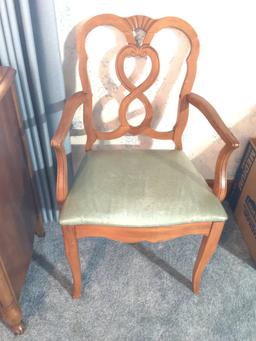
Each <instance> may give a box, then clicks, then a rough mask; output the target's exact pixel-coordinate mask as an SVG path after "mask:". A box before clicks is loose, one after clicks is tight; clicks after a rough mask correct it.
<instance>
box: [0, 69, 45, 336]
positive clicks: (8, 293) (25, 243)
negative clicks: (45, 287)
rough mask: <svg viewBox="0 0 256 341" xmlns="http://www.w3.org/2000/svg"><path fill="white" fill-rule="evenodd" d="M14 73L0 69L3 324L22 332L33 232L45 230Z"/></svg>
mask: <svg viewBox="0 0 256 341" xmlns="http://www.w3.org/2000/svg"><path fill="white" fill-rule="evenodd" d="M14 76H15V70H13V69H11V68H7V67H0V142H1V143H0V163H1V167H0V188H1V191H0V217H1V223H0V259H1V262H2V263H1V269H0V272H1V273H0V307H1V309H0V310H2V318H3V320H4V322H5V323H6V324H7V325H8V326H9V327H10V328H11V329H12V330H13V331H14V332H15V333H21V332H23V329H24V326H23V325H22V322H21V310H20V308H19V306H18V299H19V296H20V293H21V290H22V287H23V285H24V281H25V276H26V273H27V270H28V267H29V264H30V260H31V256H32V249H33V239H34V233H35V232H36V231H37V232H39V233H41V234H42V232H43V227H42V222H41V219H40V214H39V212H38V207H37V206H36V201H35V197H36V195H35V192H34V191H33V190H34V188H33V185H32V170H31V165H30V162H29V161H30V160H29V154H28V150H27V145H26V141H25V138H24V130H23V128H22V123H21V118H20V112H19V106H18V102H17V98H16V92H15V86H14Z"/></svg>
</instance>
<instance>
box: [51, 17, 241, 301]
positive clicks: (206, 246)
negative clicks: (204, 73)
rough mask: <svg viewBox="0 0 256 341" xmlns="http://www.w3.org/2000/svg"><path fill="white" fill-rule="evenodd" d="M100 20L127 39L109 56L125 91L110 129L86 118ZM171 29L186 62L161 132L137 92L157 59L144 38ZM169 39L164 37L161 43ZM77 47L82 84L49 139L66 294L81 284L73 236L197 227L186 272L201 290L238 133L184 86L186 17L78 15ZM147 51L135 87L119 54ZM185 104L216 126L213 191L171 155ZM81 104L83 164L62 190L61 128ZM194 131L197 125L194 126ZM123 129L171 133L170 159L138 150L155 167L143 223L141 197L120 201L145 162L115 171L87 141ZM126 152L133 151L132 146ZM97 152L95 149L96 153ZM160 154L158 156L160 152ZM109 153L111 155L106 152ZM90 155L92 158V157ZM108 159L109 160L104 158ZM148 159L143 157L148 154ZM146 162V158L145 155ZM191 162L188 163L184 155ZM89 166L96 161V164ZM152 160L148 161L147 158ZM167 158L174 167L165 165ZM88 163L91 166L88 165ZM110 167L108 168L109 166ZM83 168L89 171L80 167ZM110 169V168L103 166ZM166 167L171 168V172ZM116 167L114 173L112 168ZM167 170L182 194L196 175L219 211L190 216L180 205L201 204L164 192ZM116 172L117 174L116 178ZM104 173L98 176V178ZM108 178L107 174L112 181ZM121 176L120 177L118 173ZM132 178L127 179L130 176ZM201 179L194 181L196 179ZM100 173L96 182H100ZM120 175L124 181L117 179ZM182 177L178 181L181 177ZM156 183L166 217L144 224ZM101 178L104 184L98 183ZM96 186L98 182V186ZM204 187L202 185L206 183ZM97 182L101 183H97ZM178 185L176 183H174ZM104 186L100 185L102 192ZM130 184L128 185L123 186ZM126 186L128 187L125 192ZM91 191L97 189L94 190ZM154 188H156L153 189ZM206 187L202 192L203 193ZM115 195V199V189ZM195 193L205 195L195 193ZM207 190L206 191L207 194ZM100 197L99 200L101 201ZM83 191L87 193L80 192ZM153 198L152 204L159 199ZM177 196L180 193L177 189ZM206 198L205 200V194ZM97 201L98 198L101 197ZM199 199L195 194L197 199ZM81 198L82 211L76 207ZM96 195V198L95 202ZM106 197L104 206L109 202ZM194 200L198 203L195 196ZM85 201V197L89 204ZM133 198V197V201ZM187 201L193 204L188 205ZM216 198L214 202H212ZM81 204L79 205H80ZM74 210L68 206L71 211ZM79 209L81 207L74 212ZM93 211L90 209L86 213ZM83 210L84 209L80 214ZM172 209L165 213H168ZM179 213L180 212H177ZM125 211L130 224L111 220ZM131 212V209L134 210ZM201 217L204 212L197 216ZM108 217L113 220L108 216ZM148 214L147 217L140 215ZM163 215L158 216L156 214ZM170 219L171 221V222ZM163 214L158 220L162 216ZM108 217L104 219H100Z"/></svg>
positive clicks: (126, 237)
mask: <svg viewBox="0 0 256 341" xmlns="http://www.w3.org/2000/svg"><path fill="white" fill-rule="evenodd" d="M99 25H111V26H114V27H115V28H117V29H119V30H120V31H122V32H123V34H124V36H125V38H126V41H127V44H126V45H125V46H124V47H123V48H122V49H121V50H120V51H119V53H118V54H117V57H116V73H117V76H118V79H119V81H120V83H121V84H122V86H123V87H124V88H125V89H126V90H128V95H127V96H125V97H124V98H123V100H122V101H121V103H120V107H119V113H118V114H119V121H120V125H119V127H118V128H117V129H116V130H114V131H111V132H102V131H98V130H96V129H95V125H94V122H93V117H92V92H91V87H90V81H89V77H88V72H87V53H86V51H85V41H86V38H87V35H88V34H89V32H90V31H91V30H92V29H94V28H95V27H97V26H99ZM169 27H170V28H174V29H178V30H180V31H182V32H183V33H184V34H185V35H186V36H187V38H188V39H189V42H190V46H191V49H190V53H189V54H188V57H187V59H186V64H187V71H186V76H185V79H184V82H183V85H182V88H181V92H180V97H179V108H178V113H177V121H176V124H175V125H174V127H173V129H172V130H169V131H166V132H160V131H157V130H155V129H153V128H152V126H151V121H152V117H153V115H154V113H153V108H152V104H151V103H150V102H149V100H148V98H147V97H146V95H145V94H144V92H145V91H146V90H147V89H148V88H149V87H150V86H151V85H152V84H153V82H154V81H155V80H156V78H157V76H158V73H159V58H158V54H157V52H156V50H155V49H154V48H152V47H151V46H150V43H151V40H152V38H153V37H154V35H155V34H156V33H157V32H158V31H160V30H161V29H163V28H169ZM138 28H140V29H142V30H143V31H144V32H145V37H144V39H143V42H142V43H141V44H138V42H137V41H136V39H135V35H134V32H135V31H136V30H137V29H138ZM99 43H100V42H99V41H95V44H99ZM166 44H167V45H168V42H166ZM77 51H78V58H79V74H80V78H81V83H82V91H80V92H78V93H75V94H74V95H73V96H71V98H70V99H69V100H68V101H67V102H66V104H65V107H64V112H63V115H62V118H61V121H60V124H59V127H58V129H57V131H56V133H55V136H54V138H53V139H52V146H53V147H54V149H55V152H56V156H57V162H58V172H57V201H58V202H59V203H60V205H63V206H62V210H61V215H60V223H61V224H62V231H63V237H64V244H65V251H66V256H67V259H68V261H69V264H70V267H71V271H72V275H73V298H79V296H80V289H81V274H80V260H79V252H78V239H80V238H84V237H105V238H110V239H114V240H117V241H120V242H125V243H137V242H141V241H149V242H159V241H164V240H170V239H172V238H177V237H181V236H185V235H188V234H201V235H202V236H203V238H202V242H201V246H200V249H199V252H198V256H197V260H196V262H195V266H194V271H193V278H192V286H193V291H194V292H195V293H198V292H199V290H200V281H201V276H202V272H203V270H204V269H205V267H206V265H207V263H208V261H209V260H210V258H211V256H212V254H213V253H214V251H215V249H216V247H217V245H218V241H219V238H220V235H221V232H222V229H223V225H224V221H225V219H226V217H225V213H223V212H224V211H222V210H223V208H222V207H221V205H220V202H221V201H222V200H223V199H224V198H225V195H226V192H227V177H226V169H227V161H228V159H229V156H230V154H231V152H232V151H233V150H234V149H235V148H237V147H238V145H239V143H238V141H237V139H236V138H235V137H234V136H233V135H232V133H231V132H230V131H229V129H228V128H227V127H226V126H225V124H224V123H223V121H222V120H221V118H220V117H219V115H218V114H217V112H216V111H215V109H214V108H213V107H212V106H211V105H210V104H209V103H208V102H207V101H206V100H205V99H203V98H202V97H200V96H198V95H196V94H193V93H191V89H192V85H193V82H194V78H195V74H196V61H197V57H198V53H199V41H198V38H197V35H196V33H195V31H194V29H193V28H192V27H191V26H190V25H189V24H188V23H186V22H185V21H183V20H181V19H179V18H175V17H165V18H162V19H159V20H153V19H151V18H149V17H145V16H140V15H139V16H132V17H129V18H121V17H118V16H115V15H110V14H106V15H99V16H96V17H94V18H92V19H90V20H89V21H87V22H82V23H81V25H80V29H79V32H78V35H77ZM136 56H140V57H145V56H147V57H149V58H150V60H151V63H152V68H151V71H150V73H149V75H148V77H147V78H146V79H145V81H143V82H142V83H141V84H140V85H138V86H135V85H134V84H133V83H132V82H131V81H130V80H129V79H128V78H127V76H126V74H125V71H124V60H125V58H127V57H136ZM134 99H138V100H139V101H141V103H142V104H143V105H144V107H145V113H146V114H145V118H144V120H143V121H142V123H141V124H139V125H138V126H136V127H134V126H132V125H130V124H129V122H128V121H127V117H126V114H127V110H128V107H129V104H130V103H131V102H132V101H133V100H134ZM189 104H192V105H194V106H195V107H197V108H198V109H199V110H200V111H201V112H202V114H203V115H204V116H205V117H206V119H207V120H208V121H209V122H210V124H211V125H212V126H213V128H215V130H216V131H217V133H218V134H219V135H220V137H221V138H222V139H223V141H224V142H225V145H224V147H223V148H222V149H221V151H220V154H219V156H218V158H217V163H216V169H215V180H214V185H213V191H211V190H210V189H209V187H207V185H206V183H204V181H203V179H202V178H201V177H200V175H198V174H197V171H196V170H195V169H194V168H193V166H192V165H190V166H189V167H190V168H189V171H188V170H185V171H184V169H183V165H182V164H179V163H178V162H176V159H175V157H180V156H181V155H182V157H184V155H183V154H182V135H183V131H184V129H185V127H186V123H187V120H188V114H189V112H188V110H189ZM80 105H83V108H84V125H85V130H86V134H87V142H86V146H85V150H86V154H87V155H86V156H85V157H86V160H85V162H84V163H83V165H82V169H81V168H80V169H79V172H78V177H77V178H76V180H75V183H74V185H73V187H72V188H71V190H70V192H69V193H68V181H67V160H66V155H65V151H64V147H63V142H64V138H65V136H66V134H67V132H68V131H69V129H70V125H71V122H72V119H73V116H74V113H75V111H76V109H77V108H78V107H79V106H80ZM195 133H198V132H195ZM124 134H131V135H139V134H142V135H147V136H149V137H151V138H156V139H164V140H173V141H174V143H175V146H176V150H175V151H174V152H173V151H168V153H172V155H173V159H171V160H170V159H168V157H170V155H171V154H170V155H169V156H167V157H166V154H164V153H162V154H161V155H162V156H163V160H161V157H162V156H161V157H159V154H157V153H155V154H154V152H153V151H148V154H146V153H145V154H143V153H142V154H141V155H142V156H143V157H144V156H145V159H147V158H148V156H147V155H149V158H151V159H150V160H152V157H154V156H152V155H155V156H156V157H155V160H156V162H155V165H154V166H153V167H155V169H156V173H155V174H154V176H153V178H151V179H150V178H149V179H146V181H145V191H144V192H143V190H142V192H143V193H146V194H145V201H147V204H148V206H147V205H146V206H147V207H151V208H152V210H151V211H150V210H148V212H147V216H144V217H143V218H144V220H145V221H146V223H145V224H144V225H143V224H141V223H140V224H139V223H138V225H136V218H137V216H138V218H141V214H142V213H141V212H143V211H142V209H144V210H145V211H147V207H146V206H145V207H144V206H143V205H144V203H143V200H140V199H141V198H136V200H137V206H136V205H135V206H136V207H135V211H134V212H130V211H127V209H128V208H127V207H128V206H129V207H130V206H131V205H130V203H129V199H130V200H134V198H133V194H134V193H136V191H137V190H138V188H139V187H140V183H139V181H143V177H144V176H145V177H146V176H147V175H146V173H147V170H148V168H145V169H144V171H145V174H144V173H143V172H142V173H141V171H140V169H130V173H128V174H125V172H124V173H123V174H118V172H119V171H120V170H123V171H125V168H124V167H123V166H122V165H121V166H120V165H119V164H118V161H117V162H116V163H115V165H109V164H108V161H107V156H106V153H105V154H104V153H102V154H100V152H98V151H93V150H92V147H93V144H94V142H95V141H96V140H111V139H115V138H118V137H121V136H123V135H124ZM130 153H133V152H132V151H131V152H130ZM101 155H102V156H101ZM108 155H109V159H110V160H111V159H114V158H116V156H117V155H119V156H118V157H117V158H119V157H120V163H121V162H125V160H126V157H123V156H122V153H119V154H116V155H115V157H112V156H111V155H113V154H108ZM136 155H138V154H136V151H134V159H133V155H131V154H129V153H126V156H127V157H128V156H129V161H131V162H130V163H127V167H130V165H131V164H134V165H137V164H140V165H141V163H140V159H139V160H138V157H137V156H136ZM164 155H165V156H164ZM110 156H111V157H110ZM101 157H104V158H103V159H102V160H103V161H102V162H100V158H101ZM95 160H96V161H95ZM184 160H185V163H186V164H189V162H190V161H189V160H186V159H185V157H184ZM110 162H111V161H110ZM147 162H148V159H147ZM150 162H151V161H150ZM190 163H191V162H190ZM166 164H168V167H169V169H170V173H169V176H168V172H167V173H166V177H165V179H163V178H161V177H159V178H158V174H157V170H158V169H159V171H160V170H162V169H164V168H165V167H166ZM95 165H96V166H95ZM97 165H98V169H99V172H100V171H101V170H100V168H103V169H104V168H105V169H106V172H105V173H104V172H102V177H98V179H97V180H99V182H95V183H96V185H95V193H93V192H90V193H89V194H88V188H90V186H91V183H92V182H93V181H94V179H93V177H94V174H95V173H98V172H97ZM150 165H151V164H150ZM172 165H173V167H174V168H171V167H172ZM93 167H94V168H93ZM111 167H112V168H111ZM86 169H88V172H87V170H86ZM109 170H110V171H109ZM172 172H173V173H172ZM113 174H115V175H113ZM173 174H176V175H179V176H181V177H182V175H184V180H185V178H186V181H188V183H189V186H190V187H191V188H189V187H188V189H187V195H191V193H193V189H192V188H193V183H194V184H196V183H198V182H200V185H199V187H200V188H201V189H202V188H203V191H205V189H206V191H209V193H208V192H207V198H208V199H209V201H210V202H212V203H213V202H214V203H216V200H217V202H218V204H219V216H218V214H217V217H213V216H211V214H210V211H209V217H208V219H207V218H206V217H205V216H204V214H202V210H201V213H200V214H201V216H200V215H199V216H198V217H196V216H195V214H194V212H193V210H192V211H191V215H190V216H188V214H187V211H188V208H189V207H193V208H194V209H195V212H196V211H197V210H200V209H202V207H203V204H202V203H201V204H200V205H201V206H200V205H199V206H197V198H196V197H195V196H194V198H193V195H191V197H192V200H191V202H190V203H189V205H187V206H186V202H185V200H184V202H182V201H180V198H181V196H180V193H179V191H178V190H177V188H176V193H177V196H176V197H174V198H172V199H170V198H171V191H172V185H173V186H174V187H175V185H176V183H175V179H174V181H173V182H172V183H171V182H170V179H169V177H171V176H173ZM122 175H123V178H124V179H122ZM81 176H84V177H85V179H87V180H88V181H87V183H86V184H83V182H82V180H81ZM104 177H105V183H104V180H102V178H104ZM117 178H118V180H117V181H119V184H120V187H119V188H120V192H118V190H117V185H116V183H115V181H116V180H115V179H117ZM111 179H112V180H111ZM120 179H121V180H120ZM126 179H127V181H129V185H130V187H132V189H131V190H130V192H129V194H130V196H131V198H129V197H128V198H124V197H122V196H121V195H120V193H123V187H126ZM131 179H133V180H132V181H133V182H132V183H131ZM199 179H200V180H199ZM101 180H102V181H101ZM122 180H123V181H122ZM109 181H113V192H112V191H111V187H110V185H109ZM182 181H183V179H182V180H181V184H182ZM156 182H159V186H162V187H161V190H163V193H164V190H165V182H166V183H171V185H170V191H169V192H168V193H165V195H166V197H165V198H164V200H163V204H165V203H166V202H168V204H169V206H168V207H169V209H168V210H167V211H166V214H167V216H168V214H169V216H170V223H165V224H159V225H158V224H156V223H154V224H153V225H150V221H152V220H153V219H152V217H151V216H159V217H160V216H161V215H163V213H162V211H161V208H159V206H157V205H156V207H158V210H157V209H154V193H152V192H150V189H149V188H148V187H146V185H147V184H148V183H150V184H151V187H153V186H155V183H156ZM105 184H106V186H105ZM97 186H98V187H97ZM205 186H206V187H207V188H206V187H205ZM81 187H84V196H83V195H80V194H79V193H78V194H77V192H79V191H81ZM174 187H173V188H174ZM98 188H101V189H102V190H101V191H100V189H99V190H98ZM181 188H182V187H181ZM105 190H107V192H106V191H105ZM128 190H129V189H128ZM128 190H127V192H128ZM185 190H186V188H184V187H183V188H182V191H185ZM96 191H97V193H96ZM147 193H150V195H151V196H152V201H150V200H151V197H150V196H149V198H147V196H146V195H147ZM160 193H161V191H160ZM204 193H206V192H204ZM115 195H116V196H117V198H116V199H115V198H114V196H115ZM201 195H202V196H204V194H202V193H201ZM208 195H209V196H208ZM79 196H80V198H81V200H80V201H79V200H78V201H75V198H78V197H79ZM102 197H104V198H105V199H104V200H103V201H102ZM84 198H86V199H84ZM159 198H160V200H162V198H161V196H158V198H157V197H156V198H155V203H156V204H158V202H157V200H158V199H159ZM183 198H184V199H186V195H185V197H184V196H183ZM199 199H200V200H202V201H204V200H203V198H199ZM208 199H207V200H208ZM100 200H101V201H100ZM200 200H199V201H200ZM81 201H83V202H82V205H84V211H83V207H82V206H81ZM97 201H98V202H99V204H98V205H97ZM108 201H109V205H108ZM199 201H198V202H199ZM91 202H92V204H91ZM123 202H125V203H126V204H127V207H126V206H122V203H123ZM135 204H136V203H135ZM177 205H178V208H179V209H178V210H176V211H178V212H181V213H180V214H183V213H184V215H186V220H185V221H183V223H181V221H182V220H181V217H180V216H177V219H176V218H175V217H173V215H172V211H173V207H177ZM193 205H194V206H193ZM216 205H217V204H216ZM88 206H89V207H90V208H91V211H88ZM115 206H116V207H118V208H117V210H116V211H115V212H112V211H113V210H114V208H115ZM81 207H82V209H81ZM102 207H104V210H105V211H102ZM72 210H73V212H72ZM75 210H77V212H78V215H77V216H74V215H72V214H73V213H74V212H75ZM79 210H80V211H79ZM93 210H94V212H92V211H93ZM207 210H209V208H208V207H207V205H206V206H205V213H206V215H207ZM108 211H109V212H110V214H111V218H109V219H108V217H106V219H105V217H104V212H106V216H107V215H108ZM84 212H86V213H84ZM170 212H171V214H170ZM182 212H183V213H182ZM122 213H123V216H124V217H127V216H128V217H129V219H130V218H131V217H132V218H134V219H135V223H134V221H133V222H132V223H131V219H130V221H126V220H125V219H123V222H122V223H116V222H117V219H116V216H118V217H119V216H120V214H121V215H122ZM97 214H99V216H101V218H102V221H103V222H102V223H101V222H100V221H99V219H97ZM136 214H137V216H136ZM201 218H203V219H201ZM111 219H112V220H111ZM147 219H148V221H147ZM161 219H162V218H161ZM175 219H176V222H175ZM162 220H163V219H162ZM106 221H108V223H106Z"/></svg>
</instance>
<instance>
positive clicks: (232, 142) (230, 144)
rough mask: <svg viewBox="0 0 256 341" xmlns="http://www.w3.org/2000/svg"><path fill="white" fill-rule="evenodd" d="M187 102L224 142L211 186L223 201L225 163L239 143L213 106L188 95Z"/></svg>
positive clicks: (224, 192) (192, 95) (225, 183)
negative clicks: (202, 116) (203, 117)
mask: <svg viewBox="0 0 256 341" xmlns="http://www.w3.org/2000/svg"><path fill="white" fill-rule="evenodd" d="M187 99H188V102H189V103H191V104H192V105H194V106H195V107H196V108H197V109H198V110H200V111H201V112H202V114H203V115H204V116H205V117H206V119H207V120H208V121H209V123H210V124H211V126H212V127H213V128H214V129H215V130H216V132H217V133H218V134H219V136H220V137H221V138H222V140H223V141H224V142H225V145H224V147H223V148H222V149H221V151H220V153H219V155H218V158H217V162H216V167H215V178H214V184H213V192H214V194H215V195H216V196H217V198H219V200H220V201H223V200H224V199H225V197H226V194H227V163H228V159H229V157H230V155H231V153H232V152H233V150H234V149H236V148H238V147H239V141H238V140H237V138H236V137H235V136H234V135H233V134H232V133H231V131H230V130H229V129H228V127H227V126H226V125H225V123H224V122H223V121H222V119H221V118H220V116H219V114H218V113H217V111H216V110H215V109H214V108H213V106H212V105H211V104H210V103H209V102H207V101H206V100H205V99H204V98H203V97H201V96H199V95H197V94H194V93H190V94H188V95H187Z"/></svg>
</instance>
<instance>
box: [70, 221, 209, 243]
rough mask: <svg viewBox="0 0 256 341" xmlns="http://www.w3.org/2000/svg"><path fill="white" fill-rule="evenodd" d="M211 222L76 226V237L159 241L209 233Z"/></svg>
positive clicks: (125, 240) (134, 241) (123, 240)
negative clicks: (155, 225)
mask: <svg viewBox="0 0 256 341" xmlns="http://www.w3.org/2000/svg"><path fill="white" fill-rule="evenodd" d="M210 227H211V223H209V222H206V223H193V224H182V225H177V226H168V227H125V226H100V225H79V226H76V228H75V230H76V237H77V238H78V239H80V238H85V237H104V238H108V239H112V240H117V241H120V242H123V243H138V242H142V241H147V242H151V243H158V242H162V241H165V240H170V239H175V238H178V237H181V236H186V235H190V234H203V235H206V236H207V235H208V233H209V230H210Z"/></svg>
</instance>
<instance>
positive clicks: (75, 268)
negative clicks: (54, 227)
mask: <svg viewBox="0 0 256 341" xmlns="http://www.w3.org/2000/svg"><path fill="white" fill-rule="evenodd" d="M62 233H63V240H64V247H65V252H66V256H67V260H68V262H69V264H70V268H71V271H72V276H73V293H72V296H73V298H80V291H81V267H80V258H79V250H78V238H77V236H76V228H75V226H62Z"/></svg>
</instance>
